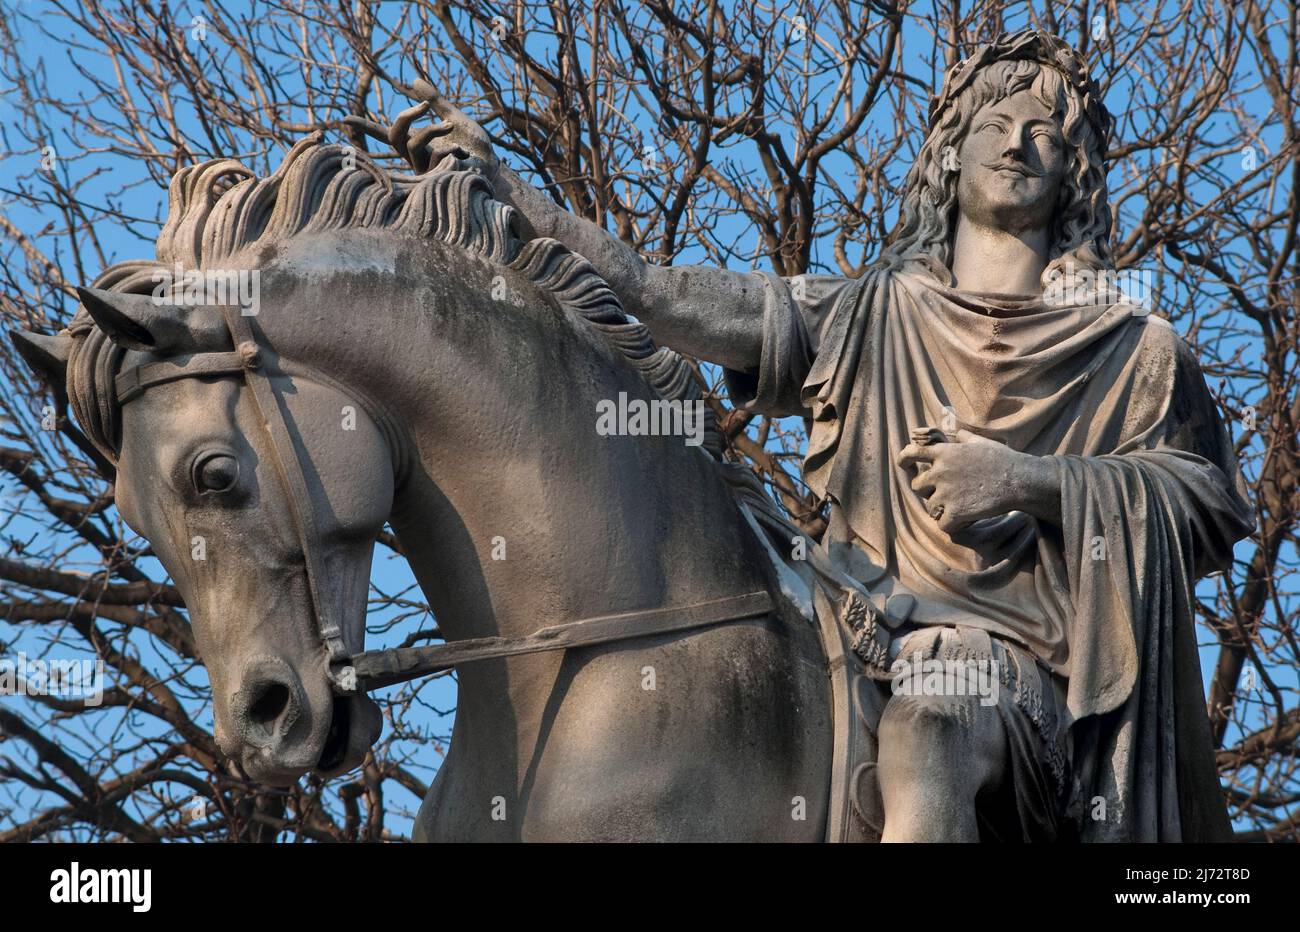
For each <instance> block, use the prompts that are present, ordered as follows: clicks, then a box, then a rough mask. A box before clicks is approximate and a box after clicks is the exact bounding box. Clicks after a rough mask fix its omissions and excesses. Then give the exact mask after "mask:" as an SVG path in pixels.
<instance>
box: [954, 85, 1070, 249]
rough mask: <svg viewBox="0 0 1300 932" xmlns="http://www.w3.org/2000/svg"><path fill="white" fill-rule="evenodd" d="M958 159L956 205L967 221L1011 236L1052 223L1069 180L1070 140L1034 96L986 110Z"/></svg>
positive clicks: (1019, 96) (1018, 95) (978, 116)
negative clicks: (1067, 144) (1067, 143)
mask: <svg viewBox="0 0 1300 932" xmlns="http://www.w3.org/2000/svg"><path fill="white" fill-rule="evenodd" d="M958 159H959V162H960V164H961V169H960V171H961V177H960V179H959V180H958V183H957V200H958V204H959V206H960V209H961V212H962V215H963V216H964V217H965V218H966V219H968V220H972V221H974V222H976V223H978V224H980V225H981V226H987V227H992V228H994V229H999V230H1005V231H1006V232H1009V233H1020V232H1023V231H1026V230H1033V229H1041V228H1043V227H1045V226H1047V225H1048V223H1050V221H1051V219H1052V213H1053V211H1054V210H1055V208H1056V204H1057V198H1058V196H1059V194H1060V190H1061V180H1062V178H1063V177H1064V175H1065V169H1066V155H1065V140H1064V137H1063V136H1062V134H1061V126H1060V123H1059V122H1058V120H1057V118H1056V117H1055V116H1053V115H1052V112H1051V111H1050V110H1049V109H1048V108H1047V107H1046V106H1045V105H1044V104H1043V103H1042V101H1040V100H1039V99H1038V97H1037V96H1036V95H1035V94H1034V93H1033V92H1032V91H1031V90H1028V89H1026V90H1022V91H1018V92H1016V93H1015V94H1012V95H1011V96H1010V97H1006V98H1003V99H1002V100H999V101H997V102H995V103H991V104H987V105H985V106H984V107H983V108H981V109H980V110H979V112H977V113H976V114H975V118H974V119H973V120H972V121H971V126H970V130H969V132H967V134H966V138H965V139H964V140H963V141H962V144H961V148H960V150H959V152H958Z"/></svg>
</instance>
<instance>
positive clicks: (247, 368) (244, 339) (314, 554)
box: [220, 304, 348, 666]
mask: <svg viewBox="0 0 1300 932" xmlns="http://www.w3.org/2000/svg"><path fill="white" fill-rule="evenodd" d="M220 308H221V313H222V315H223V316H224V317H225V319H226V327H227V328H229V330H230V336H231V339H232V340H234V343H235V355H237V356H239V357H240V359H241V361H242V363H243V369H242V371H243V375H244V381H245V382H246V383H247V384H248V387H249V389H250V391H251V393H252V398H253V406H254V407H255V408H256V409H257V413H258V416H259V418H260V419H261V421H262V426H263V427H264V428H265V429H266V433H267V436H268V437H270V438H271V448H272V451H273V453H274V456H272V457H271V460H272V462H273V464H274V466H275V471H276V473H277V474H278V475H279V477H280V484H281V486H282V487H283V488H284V490H285V492H286V493H287V495H286V498H287V499H288V503H289V514H290V516H291V517H292V519H293V524H294V528H295V529H296V530H297V532H298V540H299V542H300V543H301V545H302V555H303V562H304V563H305V564H306V569H307V590H308V596H309V598H310V599H311V605H312V611H313V612H314V613H315V615H316V627H317V630H318V631H319V633H320V636H321V639H322V640H323V641H324V642H325V648H326V650H327V651H328V653H329V659H330V665H331V666H334V665H335V664H342V663H344V662H346V661H347V659H348V650H347V646H346V645H345V644H344V643H343V629H342V627H341V626H340V625H339V624H338V622H336V621H335V620H334V617H333V613H332V612H331V611H330V602H329V601H328V600H327V599H325V598H323V597H322V593H321V581H322V580H323V579H324V578H325V568H324V566H323V565H322V563H321V547H320V535H319V533H318V531H317V529H316V520H315V510H314V509H313V508H312V507H311V492H310V490H309V489H308V487H307V480H306V478H305V477H304V476H303V472H302V461H301V459H300V458H299V457H298V451H297V450H295V449H294V446H293V437H291V436H290V434H289V428H288V424H287V423H286V421H285V418H284V414H283V413H282V412H281V410H280V400H279V398H278V397H277V396H276V393H275V386H274V385H272V384H271V379H270V377H269V376H268V375H267V374H266V372H265V370H264V369H263V368H262V358H261V356H262V354H261V350H260V347H259V346H258V342H257V338H256V337H255V336H254V334H253V328H252V326H251V325H250V324H249V322H248V319H247V318H246V317H244V315H243V313H242V311H241V309H240V308H238V307H236V306H235V305H232V304H223V305H220ZM222 355H224V354H222Z"/></svg>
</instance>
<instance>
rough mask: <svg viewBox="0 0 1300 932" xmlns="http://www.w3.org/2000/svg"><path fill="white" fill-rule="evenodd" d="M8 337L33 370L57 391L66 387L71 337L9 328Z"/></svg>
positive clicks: (62, 334)
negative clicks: (50, 335)
mask: <svg viewBox="0 0 1300 932" xmlns="http://www.w3.org/2000/svg"><path fill="white" fill-rule="evenodd" d="M9 339H11V340H12V341H13V344H14V348H15V349H17V350H18V355H19V356H21V357H22V358H23V362H25V363H27V365H28V366H29V367H31V370H32V371H33V372H35V373H36V374H37V375H38V376H40V377H41V378H42V379H44V380H45V381H46V382H48V383H49V384H50V385H52V386H54V387H55V388H57V389H58V390H59V391H63V390H64V389H65V388H66V386H67V384H68V356H69V355H70V354H71V352H72V337H70V336H69V335H68V334H66V333H61V334H59V335H58V336H53V337H48V336H46V335H45V334H43V333H33V332H31V331H30V330H11V331H10V332H9Z"/></svg>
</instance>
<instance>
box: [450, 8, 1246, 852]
mask: <svg viewBox="0 0 1300 932" xmlns="http://www.w3.org/2000/svg"><path fill="white" fill-rule="evenodd" d="M435 107H436V109H438V110H439V112H440V113H441V114H442V115H443V116H444V118H445V119H446V122H445V123H444V124H442V125H441V127H440V133H441V140H440V142H439V143H437V144H435V146H434V147H433V149H434V151H437V146H438V145H441V146H443V147H444V149H447V148H448V147H451V148H460V149H463V150H465V152H467V153H469V154H471V155H474V156H477V157H478V158H481V159H483V160H484V161H485V162H486V163H487V164H488V166H489V171H490V173H491V175H492V177H493V178H494V181H495V184H496V186H497V190H498V196H500V197H502V198H503V199H504V200H506V201H507V202H509V203H511V204H512V205H513V206H515V207H516V209H518V210H519V211H520V213H521V214H522V216H523V218H524V220H525V223H526V225H527V226H528V227H531V232H532V233H534V234H535V235H541V236H553V237H555V238H556V239H558V240H560V241H562V242H564V243H565V244H566V245H568V246H569V247H570V248H572V249H573V250H574V251H576V252H579V253H581V254H583V255H584V256H586V257H587V258H588V259H589V260H590V261H591V262H592V264H593V265H594V266H595V267H596V269H597V270H598V271H599V272H600V273H601V274H602V275H603V276H604V277H605V278H606V279H607V280H608V281H609V282H610V284H611V285H612V286H613V287H614V289H615V290H616V291H617V292H618V294H619V295H620V296H621V297H622V299H623V301H624V302H625V304H626V305H627V306H628V308H629V309H630V310H631V311H632V312H633V313H634V314H636V315H637V316H638V317H640V318H641V319H642V320H644V321H645V322H646V323H647V324H648V325H649V326H650V328H651V331H652V332H653V333H654V334H655V336H656V338H657V339H658V340H659V341H660V342H661V343H663V344H665V345H668V346H671V347H674V348H676V349H678V350H680V351H682V352H685V353H689V354H692V355H695V356H698V357H701V358H703V359H707V360H711V361H714V362H717V363H720V364H721V365H723V366H724V367H725V368H726V369H727V371H728V378H729V380H730V384H731V388H732V396H733V399H734V400H735V401H736V402H737V403H738V404H741V405H748V406H750V407H752V408H753V409H756V410H758V411H762V412H765V413H769V414H772V415H789V414H802V415H805V416H809V417H811V419H812V425H813V427H812V432H811V437H810V441H809V445H808V451H807V456H806V461H805V478H806V480H807V481H808V483H809V485H810V486H811V487H812V488H813V489H814V490H815V491H816V492H818V493H820V494H822V495H824V496H825V497H826V498H827V500H828V501H829V504H830V518H831V520H830V526H829V529H828V530H827V532H826V541H824V544H825V545H826V549H827V552H828V553H830V554H831V555H832V557H833V558H834V559H836V561H837V562H838V563H839V565H840V566H841V567H842V568H843V569H844V570H845V571H846V572H849V573H851V574H853V576H854V577H855V578H857V579H859V580H860V581H861V582H863V583H864V584H866V585H867V586H869V587H870V589H871V590H872V592H873V593H878V594H879V595H880V596H881V597H882V598H884V597H888V596H891V595H894V596H898V595H903V596H906V597H907V598H905V599H904V600H902V603H901V604H906V605H908V606H909V609H910V612H909V614H907V617H906V618H901V619H894V621H895V622H896V623H897V628H896V630H895V631H894V633H893V644H892V648H891V655H893V656H898V655H902V656H903V657H905V658H906V657H908V656H911V655H913V654H915V653H919V655H921V656H925V657H928V658H940V659H949V660H956V659H962V658H965V659H976V660H979V661H983V662H986V663H987V662H992V663H993V664H995V665H996V666H997V668H998V669H1000V670H1001V671H1003V672H1002V677H1003V685H1004V691H1005V692H1007V693H1008V694H1009V695H1008V696H1006V697H1003V698H1002V699H1000V700H999V701H998V702H997V703H996V704H995V705H993V706H987V705H984V704H982V703H980V702H979V701H978V700H977V699H966V700H961V699H954V698H952V697H925V696H894V697H893V698H891V699H890V700H889V702H888V704H887V705H886V707H885V710H884V714H883V717H882V720H881V722H880V728H879V742H880V746H879V765H878V768H877V774H878V780H879V786H880V792H881V795H882V798H883V803H884V814H885V824H884V839H885V840H960V839H969V840H973V839H977V838H979V837H1000V838H1011V839H1022V838H1023V839H1025V840H1038V839H1059V838H1073V837H1082V838H1084V839H1098V840H1134V841H1155V840H1204V839H1214V838H1221V837H1224V836H1225V835H1226V834H1227V832H1228V825H1227V819H1226V816H1225V811H1224V806H1223V802H1222V797H1221V794H1220V791H1219V786H1218V780H1217V775H1216V773H1215V770H1214V762H1213V754H1212V746H1211V741H1210V734H1209V728H1208V722H1207V718H1206V713H1205V705H1204V696H1203V693H1202V690H1201V684H1200V674H1199V664H1198V661H1197V654H1196V645H1195V639H1194V632H1193V626H1192V610H1191V598H1192V586H1193V583H1194V580H1195V579H1196V577H1197V576H1198V575H1201V574H1203V573H1205V572H1208V571H1210V570H1212V569H1221V568H1225V567H1227V566H1228V565H1229V564H1230V561H1231V550H1232V545H1233V543H1234V542H1235V541H1237V540H1238V539H1240V538H1241V537H1242V536H1244V535H1246V534H1247V533H1249V532H1250V530H1251V528H1252V526H1253V519H1252V518H1251V512H1250V509H1249V508H1248V507H1247V505H1246V504H1245V502H1244V501H1243V497H1242V496H1243V492H1244V486H1243V485H1242V482H1241V478H1240V475H1239V473H1238V470H1237V467H1236V464H1235V460H1234V457H1233V455H1232V450H1231V446H1230V445H1229V443H1228V439H1227V436H1226V433H1225V431H1224V429H1223V425H1222V423H1221V421H1220V420H1219V418H1218V416H1217V413H1216V410H1215V406H1214V403H1213V400H1212V398H1211V396H1210V394H1209V392H1208V391H1207V389H1206V387H1205V383H1204V378H1203V376H1202V375H1201V373H1200V370H1199V368H1198V366H1197V364H1196V361H1195V359H1194V357H1193V355H1192V354H1191V352H1190V350H1189V349H1188V348H1187V346H1186V345H1185V344H1184V343H1183V342H1182V341H1181V340H1180V339H1179V338H1178V337H1177V336H1176V335H1175V334H1174V333H1173V331H1172V329H1171V328H1170V327H1169V325H1168V324H1167V323H1166V322H1165V321H1163V320H1160V319H1158V318H1154V317H1149V316H1147V315H1146V313H1145V311H1144V309H1143V308H1141V307H1137V306H1134V305H1132V304H1129V303H1126V302H1124V301H1119V300H1117V299H1116V297H1115V295H1113V294H1112V293H1110V290H1109V289H1107V288H1104V287H1103V288H1102V289H1101V290H1096V289H1094V288H1091V287H1090V286H1089V283H1090V282H1093V283H1095V282H1096V281H1097V280H1098V276H1099V275H1100V274H1102V273H1107V272H1112V271H1113V262H1112V260H1111V257H1110V249H1109V240H1110V234H1111V229H1110V227H1111V218H1110V211H1109V207H1108V205H1107V197H1106V181H1105V166H1104V160H1103V155H1104V152H1105V145H1106V137H1107V134H1108V132H1109V128H1110V117H1109V115H1108V114H1107V113H1106V111H1105V109H1104V108H1103V106H1102V104H1101V101H1100V98H1099V95H1098V93H1097V89H1096V87H1095V85H1094V84H1093V83H1092V81H1091V80H1090V78H1089V77H1088V75H1087V71H1086V68H1085V66H1084V65H1083V63H1082V62H1081V61H1080V60H1079V58H1078V57H1077V55H1075V53H1074V52H1072V51H1071V50H1070V49H1069V48H1068V47H1067V46H1065V45H1064V44H1063V43H1062V42H1061V41H1060V40H1058V39H1056V38H1054V37H1052V36H1048V35H1046V34H1043V33H1039V32H1023V33H1018V34H1014V35H1007V36H1003V37H1001V38H1000V39H998V40H997V41H995V42H993V43H990V44H988V45H985V46H982V47H980V48H979V49H978V50H977V51H976V52H975V54H974V55H972V56H971V58H969V59H967V60H966V61H964V62H962V63H960V64H958V65H956V66H954V68H952V69H950V71H949V73H948V74H947V76H946V78H945V82H944V88H943V91H942V93H941V95H940V96H939V97H938V98H937V99H936V100H935V101H934V103H933V104H932V106H931V112H930V131H929V135H928V137H927V140H926V142H925V145H924V147H923V149H922V151H921V153H920V155H919V157H918V159H917V163H916V165H915V166H914V167H913V168H912V170H911V172H910V173H909V175H908V177H907V182H906V192H905V196H904V201H903V205H902V213H901V219H900V222H899V225H898V228H897V229H896V230H895V231H894V233H893V235H892V236H891V238H890V241H889V242H888V244H887V245H886V247H885V249H884V250H883V255H882V260H881V261H880V262H879V263H878V264H877V265H876V266H875V267H874V268H873V269H871V270H870V271H869V272H868V273H867V274H866V275H865V276H863V278H861V279H859V280H849V279H843V278H837V277H833V276H807V277H805V279H804V281H803V282H802V288H801V289H792V288H791V287H790V282H788V281H785V280H783V279H781V278H778V277H775V276H771V275H766V274H761V273H739V272H730V271H724V270H719V269H711V268H702V267H672V268H660V267H656V266H652V265H649V264H647V263H645V262H644V261H643V260H642V259H641V258H640V257H639V256H638V255H637V254H636V253H635V252H634V251H633V250H631V249H630V248H628V247H627V246H625V245H624V244H622V243H621V242H619V241H618V240H617V239H615V238H613V237H612V236H610V235H608V234H607V233H605V232H604V231H602V230H600V229H598V228H597V227H595V226H593V225H591V224H589V223H587V222H586V221H583V220H581V219H579V218H576V217H573V216H572V215H570V214H568V213H566V212H564V211H562V210H559V209H558V208H556V207H555V205H554V204H553V203H552V202H551V201H549V200H548V199H547V198H545V197H544V196H542V195H541V194H540V193H538V192H537V191H535V190H534V189H532V188H531V187H529V186H528V185H527V184H526V183H524V182H523V181H522V180H520V179H519V178H518V176H516V175H515V174H514V173H513V172H511V171H509V170H508V169H506V168H505V167H503V166H500V165H499V164H498V163H497V161H496V159H495V157H494V156H493V155H492V152H491V149H490V146H489V145H488V144H487V137H486V135H485V134H484V133H483V131H482V130H481V129H480V128H478V127H477V126H475V125H474V124H473V123H472V122H471V121H469V120H468V119H467V118H466V117H464V116H463V115H462V114H460V113H459V112H457V111H455V110H454V109H453V108H450V107H448V106H446V105H445V104H443V103H442V102H441V101H438V102H436V103H435ZM435 161H436V160H435ZM1102 281H1103V283H1104V278H1103V279H1102ZM1048 285H1051V286H1053V288H1052V290H1051V291H1050V293H1051V294H1056V295H1058V296H1059V295H1062V294H1064V295H1066V296H1067V297H1066V299H1065V300H1060V299H1059V298H1058V299H1049V297H1048V296H1047V294H1048V293H1045V287H1046V286H1048ZM1062 286H1064V287H1062ZM1080 292H1082V293H1080ZM796 293H798V294H799V297H798V298H796V296H795V295H796ZM935 427H938V428H942V429H943V430H944V432H945V433H946V435H947V436H946V438H945V439H946V440H947V441H948V442H939V443H929V442H917V440H918V439H922V438H924V437H925V436H926V432H925V430H924V428H935ZM918 430H919V432H918V433H914V432H917V431H918ZM891 604H900V603H898V602H895V603H891Z"/></svg>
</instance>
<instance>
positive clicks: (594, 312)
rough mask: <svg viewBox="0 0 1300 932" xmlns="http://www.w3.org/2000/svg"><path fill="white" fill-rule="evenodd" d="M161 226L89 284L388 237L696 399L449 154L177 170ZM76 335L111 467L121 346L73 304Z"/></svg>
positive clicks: (601, 285) (338, 154)
mask: <svg viewBox="0 0 1300 932" xmlns="http://www.w3.org/2000/svg"><path fill="white" fill-rule="evenodd" d="M168 196H169V212H168V217H167V222H166V223H165V224H164V226H163V229H162V231H161V233H159V235H158V242H157V259H156V261H154V262H148V261H135V262H124V263H118V264H117V265H114V266H112V267H110V268H108V269H106V270H105V271H104V272H103V273H102V274H101V275H100V276H99V277H98V278H97V279H96V281H95V287H97V288H104V289H109V290H113V291H122V292H128V293H134V294H148V293H150V292H151V291H152V290H153V289H154V288H155V287H156V284H157V279H156V278H155V277H154V276H155V273H156V272H158V271H160V270H170V269H172V267H173V266H176V265H179V266H180V267H181V268H183V269H213V268H225V267H234V266H235V265H236V264H237V259H236V257H237V256H239V255H240V254H243V255H255V254H256V253H257V252H258V251H259V247H260V246H262V245H264V244H270V243H273V242H277V241H280V240H283V239H285V238H287V237H290V236H295V235H298V234H304V233H319V232H325V231H330V230H344V229H346V230H390V231H393V232H398V233H407V234H413V235H416V236H419V237H422V238H425V239H431V240H436V241H438V242H441V243H444V244H446V245H449V246H455V247H459V248H461V249H464V250H466V251H467V252H470V253H473V254H475V255H477V256H480V257H483V258H485V259H487V260H489V261H491V262H493V263H496V264H498V265H501V266H504V267H506V268H509V269H512V270H515V271H517V272H520V273H521V274H523V275H524V276H525V277H526V278H527V279H528V280H530V281H531V282H533V283H534V284H535V285H536V286H537V287H538V288H539V289H540V290H541V291H542V292H543V293H545V294H549V295H551V296H552V297H553V298H554V300H555V301H556V303H557V304H558V305H559V306H560V308H561V309H562V310H564V311H567V312H572V313H573V314H576V315H577V316H578V317H579V318H581V319H582V320H584V321H586V322H587V324H588V325H589V326H590V327H591V328H592V329H593V330H594V331H595V332H596V333H598V334H599V335H600V336H601V337H603V338H604V339H605V340H606V341H607V342H608V343H609V344H610V345H611V346H612V347H613V348H614V349H616V350H617V351H618V352H619V353H620V354H621V355H622V356H623V358H625V359H626V360H627V361H628V362H629V363H631V365H632V366H633V367H634V368H635V369H636V370H637V371H638V372H640V374H641V375H642V376H643V377H644V378H645V380H646V382H647V383H649V385H650V387H651V388H652V389H653V390H654V392H655V393H656V394H657V395H658V396H659V397H660V398H662V399H664V400H666V401H681V402H687V401H696V400H698V399H700V397H701V395H700V390H699V385H698V384H697V382H696V380H695V378H694V373H693V371H692V369H691V367H690V365H689V364H688V363H687V362H686V360H684V359H683V358H682V357H681V356H680V355H678V354H677V353H675V352H673V351H672V350H670V349H667V348H664V347H657V346H656V345H655V343H654V341H653V340H652V339H651V337H650V331H649V329H648V328H647V327H646V326H645V325H644V324H642V323H640V322H639V321H635V320H633V319H631V318H629V317H628V316H627V314H626V313H625V312H624V310H623V304H622V302H621V301H620V300H619V298H618V295H616V294H615V293H614V291H613V289H611V288H610V286H609V284H608V283H607V282H606V281H605V280H604V279H603V278H601V276H600V275H599V274H598V273H597V272H596V270H595V269H594V268H592V266H591V264H590V263H589V262H588V261H587V260H586V259H584V258H583V257H582V256H580V255H578V254H576V253H574V252H572V251H571V250H570V249H569V248H568V247H566V246H565V245H563V244H562V243H560V242H558V241H556V240H553V239H548V238H542V239H534V240H529V241H524V240H522V239H521V238H520V237H519V236H518V234H517V232H516V231H517V226H516V223H515V220H516V216H515V211H514V209H513V208H512V207H510V206H508V205H506V204H503V203H502V202H500V201H498V200H497V199H496V198H495V196H494V192H493V190H492V186H491V184H490V183H489V182H488V180H487V178H486V177H484V175H483V174H482V173H481V172H480V171H478V170H477V169H476V168H474V167H465V165H464V163H462V162H460V160H459V159H456V158H455V157H454V156H448V157H447V158H446V159H444V160H443V161H442V162H441V163H440V164H439V165H438V166H436V167H435V168H433V169H431V170H430V171H428V172H426V173H424V174H422V175H399V174H395V173H391V172H388V171H386V170H384V169H382V168H380V167H379V166H377V165H376V164H375V163H374V162H372V161H371V160H370V158H369V157H367V156H366V154H365V153H363V152H358V151H356V150H355V149H353V148H352V147H348V146H339V145H331V144H327V143H324V142H323V141H322V135H321V134H320V133H314V134H312V135H311V136H308V137H306V138H304V139H302V140H301V141H299V142H298V144H297V145H295V146H294V147H293V148H292V149H290V150H289V152H288V154H287V155H286V156H285V158H284V161H283V162H282V163H281V164H280V167H279V168H277V169H276V171H275V172H274V173H272V174H271V175H270V176H269V177H266V178H258V177H257V176H256V175H255V174H254V173H253V172H252V171H251V170H250V169H249V168H247V167H246V166H244V165H243V164H241V163H240V162H238V161H236V160H234V159H214V160H212V161H208V162H203V163H200V164H198V165H193V166H188V167H185V168H182V169H180V170H179V171H178V172H176V174H175V175H174V176H173V177H172V181H171V186H170V189H169V192H168ZM69 331H70V332H71V333H72V335H73V336H74V337H83V336H84V337H87V339H77V340H74V347H73V350H72V356H71V357H70V359H69V364H68V393H69V400H70V402H71V403H72V405H73V409H74V413H75V414H76V415H77V418H78V420H79V421H80V422H81V423H82V425H83V427H85V429H86V433H87V436H88V437H89V438H90V439H91V441H92V442H93V443H94V444H95V446H96V447H98V448H99V449H100V450H101V451H102V452H104V453H105V455H106V456H108V457H109V458H110V460H113V461H115V460H116V450H117V446H118V442H119V439H120V438H119V434H118V430H119V427H118V420H119V419H118V412H117V410H116V407H117V406H116V400H115V398H114V397H113V392H112V390H111V389H112V384H113V383H112V379H113V377H114V376H115V374H116V370H117V366H118V363H120V361H121V356H122V351H121V350H120V348H117V347H115V346H114V345H113V344H112V342H111V341H109V340H108V339H107V338H106V337H105V336H104V334H103V333H102V332H100V331H99V329H98V328H97V327H96V326H95V324H94V321H93V320H92V319H91V318H90V315H89V314H88V313H87V312H86V311H85V309H84V308H82V309H81V310H80V311H79V312H78V314H77V316H76V317H75V318H74V319H73V322H72V324H71V325H70V326H69ZM705 448H706V449H708V450H709V451H710V452H712V453H713V454H714V455H715V456H716V455H719V453H720V438H719V436H718V434H717V432H716V429H715V428H714V424H713V419H712V412H709V411H707V409H706V429H705Z"/></svg>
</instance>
